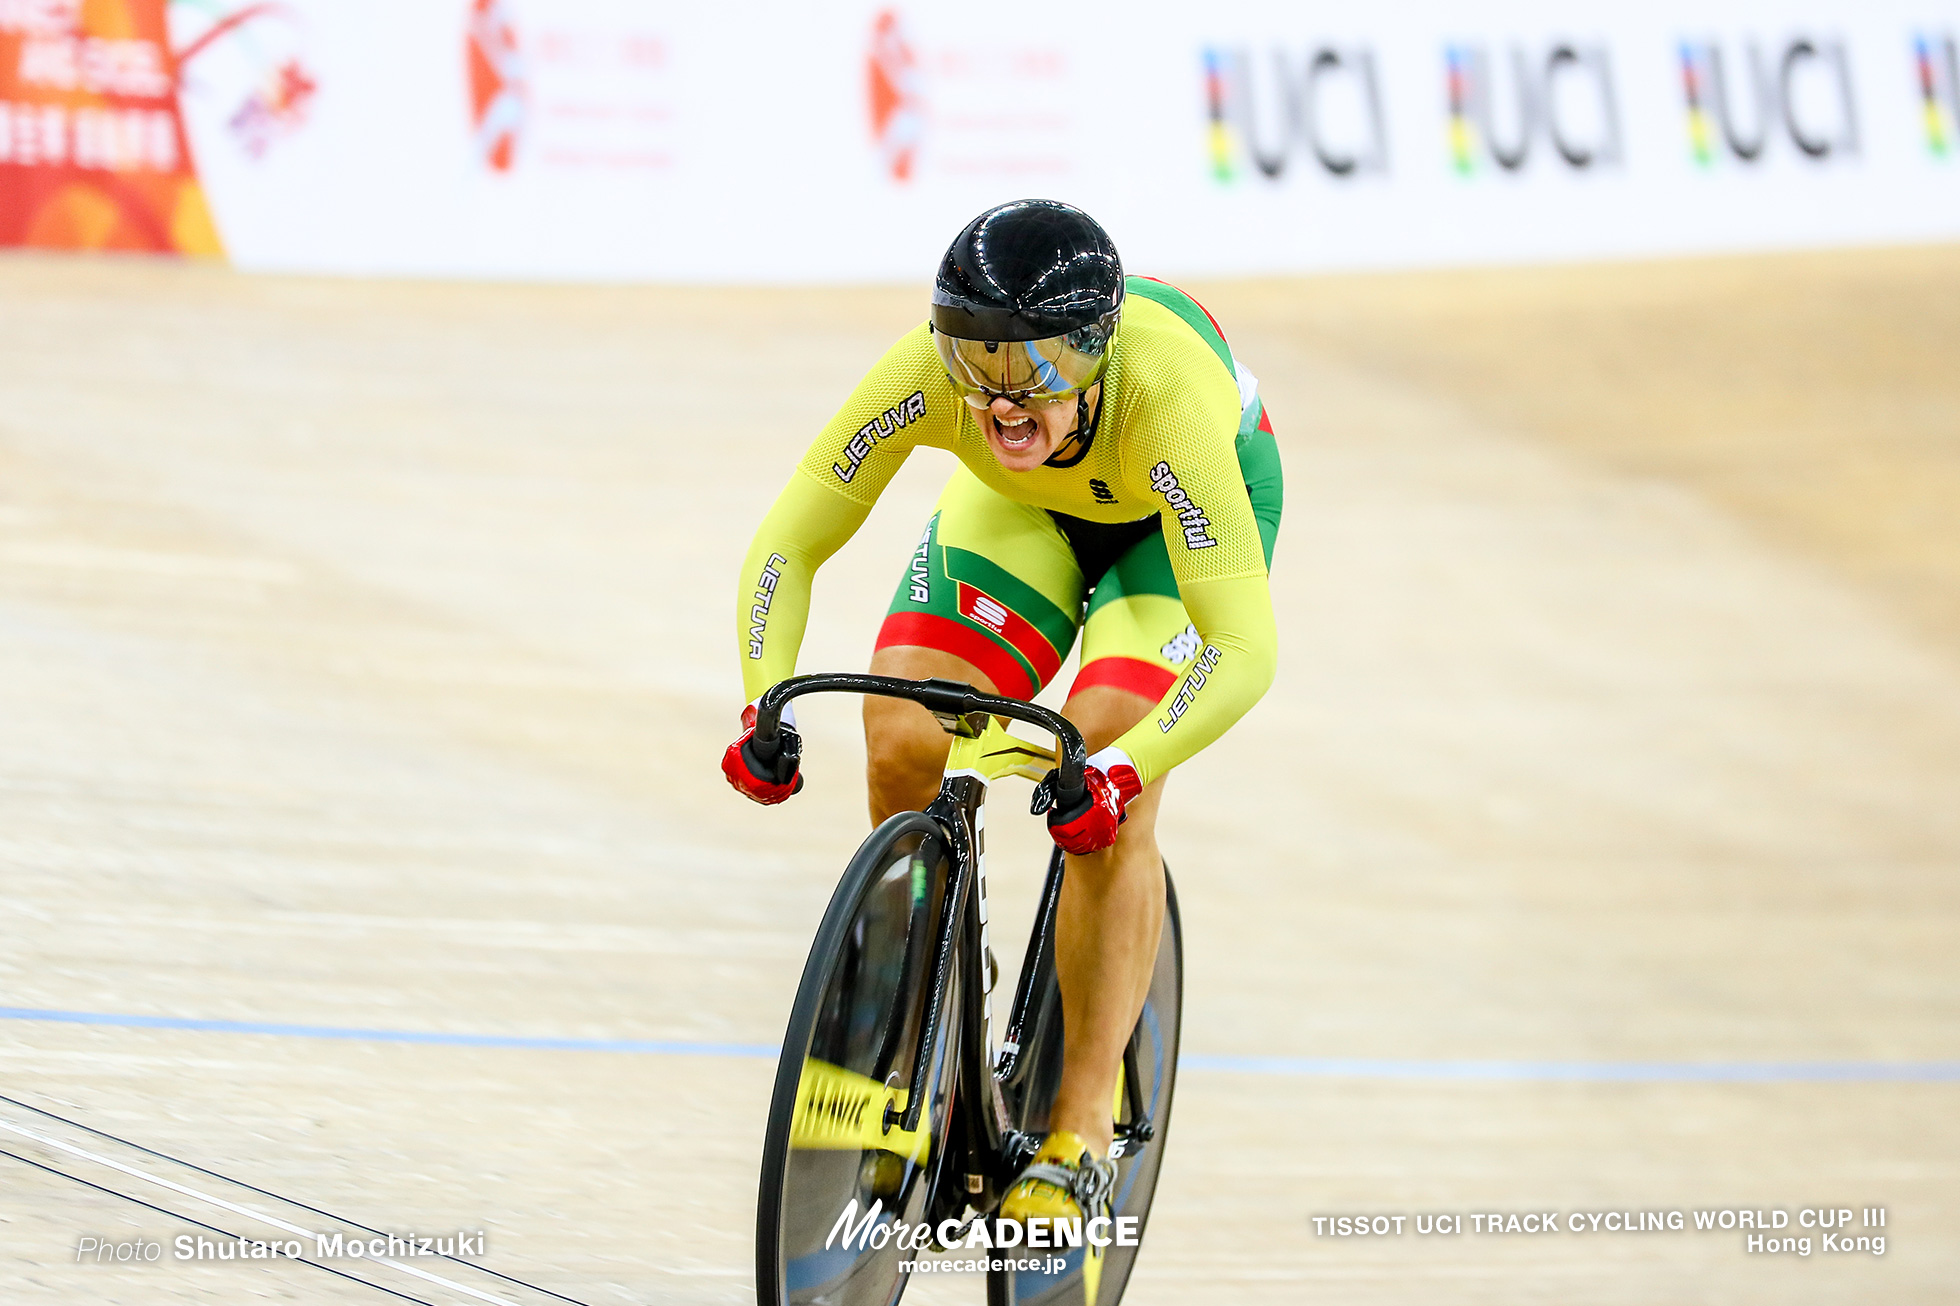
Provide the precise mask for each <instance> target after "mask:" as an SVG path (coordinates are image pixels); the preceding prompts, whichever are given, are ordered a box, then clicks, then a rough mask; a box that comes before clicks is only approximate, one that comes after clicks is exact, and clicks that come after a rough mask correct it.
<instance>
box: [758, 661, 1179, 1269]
mask: <svg viewBox="0 0 1960 1306" xmlns="http://www.w3.org/2000/svg"><path fill="white" fill-rule="evenodd" d="M823 692H845V693H857V694H878V695H883V696H886V697H891V698H906V699H911V700H912V701H913V702H916V703H920V704H923V705H924V706H925V707H926V708H927V709H928V710H930V711H931V712H932V714H933V715H934V716H935V717H936V718H937V719H938V721H939V723H940V725H941V726H943V727H944V728H945V729H946V731H947V732H948V733H949V734H951V735H952V736H953V737H954V738H953V743H952V748H951V750H950V752H949V754H948V756H947V759H946V771H945V778H944V780H943V781H942V783H941V785H940V789H939V794H938V796H937V797H936V798H934V799H933V801H932V802H931V804H929V805H928V806H927V807H926V809H925V810H924V811H922V812H900V813H898V814H897V815H894V816H893V817H891V818H890V819H889V820H887V821H885V822H884V823H883V824H882V825H880V826H879V827H878V828H877V829H876V830H874V831H872V833H871V835H870V837H869V838H867V839H866V840H865V841H864V843H863V845H862V846H860V847H859V849H858V851H857V854H856V855H855V856H854V857H853V858H852V859H851V862H850V865H849V866H848V867H847V868H846V869H845V871H844V875H843V878H842V879H841V880H840V881H839V882H838V885H837V889H836V891H835V892H834V893H833V894H832V896H831V899H830V906H829V908H828V909H827V910H826V911H825V913H824V917H823V922H822V924H821V925H820V926H819V927H818V929H817V935H816V940H815V942H814V943H813V944H812V945H811V948H810V956H809V960H808V961H807V962H806V963H805V965H804V968H803V978H802V982H801V983H800V984H799V985H798V986H797V991H796V1001H795V1004H794V1006H793V1007H792V1008H791V1011H790V1019H789V1027H788V1029H787V1031H786V1032H785V1034H784V1037H783V1047H782V1054H781V1058H780V1060H779V1061H778V1063H777V1067H776V1086H775V1094H774V1097H773V1099H772V1100H771V1102H770V1107H769V1122H768V1128H767V1131H766V1133H765V1136H764V1142H763V1151H762V1183H761V1192H760V1196H759V1200H758V1202H757V1210H756V1298H757V1301H758V1302H759V1303H761V1304H762V1306H791V1304H792V1303H794V1304H795V1306H817V1304H819V1303H821V1304H823V1306H891V1304H892V1303H895V1302H896V1301H897V1300H898V1299H899V1297H900V1296H901V1295H902V1294H903V1293H904V1291H905V1287H906V1283H907V1279H908V1270H907V1268H906V1267H907V1265H909V1264H910V1263H911V1262H913V1261H915V1260H920V1259H924V1258H926V1257H927V1256H928V1255H929V1253H931V1252H936V1251H941V1250H946V1249H963V1248H964V1247H965V1246H966V1243H967V1241H968V1239H969V1237H970V1233H969V1231H970V1230H971V1229H972V1226H973V1224H974V1222H975V1221H985V1220H987V1219H988V1217H990V1216H991V1214H992V1213H993V1211H994V1210H995V1208H996V1207H997V1206H998V1205H999V1203H1000V1199H1001V1197H1002V1196H1003V1195H1004V1194H1005V1193H1006V1191H1007V1189H1008V1188H1009V1187H1010V1186H1011V1185H1012V1184H1013V1182H1014V1180H1015V1179H1016V1178H1017V1177H1018V1175H1019V1174H1020V1171H1021V1169H1022V1168H1023V1167H1024V1166H1025V1165H1026V1164H1027V1162H1028V1161H1029V1160H1030V1159H1031V1158H1032V1157H1033V1156H1034V1154H1035V1151H1036V1149H1037V1148H1038V1147H1039V1146H1040V1143H1041V1138H1042V1135H1043V1133H1044V1132H1045V1131H1046V1129H1047V1125H1048V1110H1049V1106H1050V1104H1051V1103H1052V1102H1053V1100H1054V1095H1055V1090H1056V1087H1057V1086H1058V1084H1059V1083H1060V1080H1061V1068H1062V1004H1061V991H1060V988H1059V985H1058V984H1057V982H1056V978H1055V956H1054V927H1055V911H1056V904H1057V902H1058V901H1059V898H1060V894H1061V885H1062V878H1063V874H1064V869H1065V863H1064V858H1063V856H1062V852H1061V850H1060V849H1056V850H1055V851H1054V853H1053V854H1052V855H1051V857H1050V859H1049V866H1048V875H1047V879H1046V882H1045V883H1044V885H1043V887H1042V891H1041V900H1040V906H1039V909H1038V910H1037V912H1036V913H1035V923H1034V929H1033V932H1032V934H1031V936H1030V938H1029V940H1028V947H1027V952H1026V955H1025V957H1024V958H1023V961H1022V966H1021V976H1020V982H1019V984H1018V985H1017V987H1016V991H1015V995H1014V1003H1013V1008H1012V1012H1011V1015H1010V1017H1009V1019H1008V1023H1007V1027H1006V1029H1005V1031H1004V1033H1003V1034H1002V1036H1001V1037H999V1038H998V1039H996V1038H995V1031H994V1026H993V1017H992V996H993V987H994V983H995V980H996V979H997V978H998V976H999V967H998V966H997V965H996V963H995V961H994V955H993V950H992V948H991V946H990V941H989V936H988V931H987V880H986V869H985V853H986V826H985V820H984V804H985V801H986V795H987V789H988V786H989V784H990V783H991V782H992V781H994V780H997V779H1000V778H1002V777H1004V776H1008V775H1020V776H1025V777H1027V778H1029V779H1034V780H1039V779H1040V778H1041V777H1042V776H1044V775H1045V774H1046V773H1047V771H1048V768H1049V767H1051V766H1053V767H1055V768H1056V769H1057V780H1056V786H1055V787H1056V790H1057V794H1056V801H1057V802H1059V803H1060V804H1062V805H1063V806H1065V807H1066V806H1069V805H1072V804H1073V803H1074V802H1076V801H1079V800H1080V796H1081V794H1082V789H1083V778H1082V771H1083V766H1084V764H1085V762H1086V759H1087V750H1086V748H1085V747H1084V745H1083V741H1082V736H1081V734H1080V733H1079V732H1078V731H1077V730H1076V729H1075V727H1074V726H1073V725H1071V724H1070V723H1069V722H1068V721H1067V720H1066V719H1065V718H1063V717H1062V716H1061V715H1060V714H1059V713H1056V712H1053V711H1050V710H1049V709H1047V708H1044V707H1040V706H1037V705H1036V704H1033V703H1026V702H1022V701H1020V700H1018V699H1011V698H1001V697H998V696H995V695H991V694H983V693H981V692H979V691H978V690H976V689H974V688H973V687H972V686H971V685H966V684H961V683H959V682H957V681H949V680H921V681H913V680H902V679H897V678H893V677H889V676H873V675H860V674H826V675H811V676H801V677H798V678H796V679H792V680H785V681H783V682H781V683H780V684H778V685H776V686H775V687H774V688H772V689H770V690H769V691H768V692H767V693H765V694H764V695H763V696H762V698H761V700H760V701H759V703H758V705H757V711H756V726H755V736H754V738H755V741H756V746H757V748H758V751H761V752H763V753H764V756H765V758H766V757H767V756H768V753H769V751H770V750H772V749H773V748H775V747H779V746H780V745H779V743H778V740H779V739H780V735H779V729H780V719H781V712H782V709H783V706H784V705H785V704H787V703H788V702H789V701H790V700H792V699H795V698H799V697H801V696H803V695H805V694H813V693H823ZM1002 718H1005V719H1008V720H1013V721H1021V722H1025V723H1028V724H1030V725H1034V726H1037V727H1039V728H1040V729H1042V730H1045V731H1047V732H1048V733H1050V734H1052V735H1053V736H1054V737H1055V739H1056V742H1057V745H1058V753H1059V760H1057V753H1054V752H1050V751H1049V750H1047V749H1045V748H1041V747H1038V746H1037V745H1034V744H1031V743H1028V742H1027V741H1025V740H1021V739H1018V738H1016V737H1014V736H1012V735H1010V734H1008V733H1007V731H1006V730H1005V729H1004V728H1003V727H1002V725H1001V724H1000V719H1002ZM1164 895H1165V914H1164V930H1163V935H1162V938H1161V941H1160V942H1159V944H1158V949H1157V958H1156V963H1155V969H1154V971H1153V973H1152V976H1151V982H1150V989H1149V994H1148V996H1147V997H1146V998H1145V1001H1144V1005H1143V1013H1142V1015H1141V1017H1140V1018H1139V1019H1138V1021H1137V1025H1136V1029H1135V1031H1134V1032H1133V1033H1132V1034H1131V1037H1130V1041H1129V1044H1128V1045H1127V1047H1126V1048H1125V1049H1124V1052H1123V1063H1122V1070H1121V1073H1120V1076H1119V1082H1118V1085H1117V1090H1116V1095H1115V1098H1114V1101H1113V1102H1112V1114H1113V1118H1114V1120H1115V1124H1116V1134H1115V1140H1114V1143H1113V1145H1112V1147H1111V1149H1110V1155H1111V1157H1112V1158H1113V1159H1115V1160H1116V1162H1117V1176H1116V1183H1115V1187H1114V1189H1113V1191H1112V1197H1111V1200H1112V1204H1113V1209H1112V1212H1111V1213H1112V1215H1114V1216H1117V1217H1124V1218H1127V1219H1133V1220H1134V1221H1135V1223H1134V1224H1133V1225H1132V1226H1130V1227H1131V1228H1133V1229H1134V1230H1135V1231H1136V1232H1137V1233H1138V1234H1139V1235H1140V1234H1141V1231H1142V1228H1143V1225H1144V1222H1145V1219H1146V1217H1147V1216H1148V1214H1149V1211H1150V1200H1151V1197H1152V1196H1153V1195H1154V1194H1155V1192H1156V1187H1157V1173H1158V1168H1159V1166H1160V1165H1161V1163H1162V1160H1163V1148H1164V1132H1165V1127H1166V1125H1167V1124H1168V1123H1169V1120H1170V1108H1171V1090H1172V1087H1173V1085H1174V1083H1175V1080H1176V1072H1177V1045H1178V1026H1179V1017H1180V1015H1181V1012H1182V1003H1183V952H1182V941H1181V935H1180V929H1179V921H1178V911H1177V894H1176V890H1175V888H1174V886H1173V885H1172V883H1171V877H1170V871H1169V868H1168V867H1167V868H1166V869H1165V872H1164ZM921 1225H926V1226H929V1227H930V1229H931V1231H932V1232H931V1245H930V1246H922V1245H918V1244H917V1243H916V1242H910V1241H908V1240H907V1239H906V1238H905V1237H904V1234H905V1232H906V1231H915V1230H917V1229H918V1227H919V1226H921ZM880 1230H883V1231H884V1232H883V1233H882V1234H881V1233H880ZM1137 1250H1138V1248H1137V1246H1136V1245H1135V1243H1134V1242H1132V1243H1131V1244H1129V1245H1121V1244H1112V1245H1109V1246H1107V1247H1104V1248H1102V1249H1101V1251H1100V1254H1099V1255H1094V1256H1093V1257H1092V1251H1093V1249H1092V1248H1090V1247H1088V1246H1082V1245H1078V1246H1074V1247H1070V1248H1067V1249H1063V1248H1055V1249H1053V1250H1052V1251H1039V1252H1038V1251H1036V1250H1034V1249H1019V1250H1005V1249H1003V1250H998V1251H964V1250H962V1251H959V1252H958V1254H959V1255H961V1256H965V1257H971V1258H974V1259H979V1258H985V1259H986V1260H988V1261H989V1263H990V1264H989V1267H988V1269H987V1271H986V1274H987V1280H986V1283H987V1301H988V1303H989V1306H1010V1304H1012V1303H1031V1304H1033V1306H1078V1304H1079V1306H1110V1304H1111V1303H1115V1302H1117V1301H1118V1300H1119V1299H1120V1298H1121V1297H1122V1295H1123V1288H1124V1286H1125V1284H1126V1283H1127V1282H1128V1280H1129V1275H1130V1270H1131V1268H1132V1266H1133V1265H1134V1263H1135V1259H1136V1253H1137ZM1003 1262H1005V1263H1006V1264H1003Z"/></svg>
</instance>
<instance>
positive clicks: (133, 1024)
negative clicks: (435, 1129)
mask: <svg viewBox="0 0 1960 1306" xmlns="http://www.w3.org/2000/svg"><path fill="white" fill-rule="evenodd" d="M0 1020H43V1021H54V1022H57V1023H60V1024H64V1025H115V1026H121V1027H123V1028H126V1029H190V1030H201V1031H204V1032H206V1033H211V1034H272V1035H278V1036H281V1037H285V1038H339V1039H351V1040H355V1041H359V1042H367V1043H434V1044H440V1045H443V1046H446V1047H462V1048H530V1049H534V1050H540V1051H552V1052H640V1053H653V1054H656V1055H661V1056H670V1057H773V1056H775V1055H776V1050H777V1049H776V1046H775V1044H773V1043H686V1042H681V1041H679V1040H676V1039H658V1038H542V1037H534V1036H530V1035H524V1034H446V1033H442V1032H440V1031H424V1030H413V1029H350V1028H346V1027H344V1026H340V1025H281V1024H273V1023H270V1022H264V1021H256V1020H197V1019H193V1018H191V1017H189V1016H124V1015H116V1014H113V1013H109V1012H99V1011H48V1010H44V1009H42V1008H38V1007H0Z"/></svg>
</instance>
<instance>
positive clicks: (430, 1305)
mask: <svg viewBox="0 0 1960 1306" xmlns="http://www.w3.org/2000/svg"><path fill="white" fill-rule="evenodd" d="M7 1100H8V1101H12V1100H13V1099H11V1098H9V1099H7ZM16 1105H19V1104H18V1103H16ZM29 1109H30V1110H31V1109H32V1108H29ZM56 1118H57V1119H59V1118H60V1117H56ZM83 1127H84V1128H87V1126H83ZM0 1156H9V1157H12V1158H13V1159H14V1160H16V1161H19V1162H20V1163H21V1164H22V1165H31V1166H33V1167H34V1168H35V1169H36V1170H45V1171H47V1172H48V1173H49V1174H53V1175H60V1176H61V1177H62V1178H63V1179H73V1180H74V1181H75V1182H76V1183H78V1184H81V1185H83V1186H84V1187H87V1188H93V1189H95V1191H97V1192H98V1193H107V1194H109V1196H111V1197H120V1198H122V1199H123V1200H124V1201H125V1202H134V1203H136V1204H137V1205H138V1206H147V1207H149V1208H150V1209H151V1210H152V1211H155V1212H157V1213H158V1214H160V1215H167V1216H169V1217H170V1218H171V1219H173V1220H182V1221H183V1222H184V1223H185V1224H194V1225H196V1226H197V1227H198V1228H200V1229H209V1230H210V1231H211V1232H212V1233H215V1234H221V1235H223V1236H224V1237H226V1238H230V1239H232V1240H234V1241H236V1242H258V1241H263V1240H262V1239H252V1238H247V1237H245V1236H244V1235H243V1234H236V1233H233V1232H231V1231H230V1230H229V1229H220V1228H219V1227H218V1226H217V1225H215V1224H206V1223H205V1222H204V1221H202V1220H199V1219H197V1218H195V1217H193V1216H189V1215H180V1214H178V1213H177V1212H176V1211H172V1210H167V1209H166V1208H164V1207H161V1206H158V1205H157V1204H156V1203H155V1202H146V1201H144V1200H143V1199H142V1198H140V1197H137V1196H135V1195H133V1194H131V1193H125V1192H120V1191H118V1190H117V1189H114V1188H108V1187H105V1186H103V1185H102V1184H98V1183H96V1182H95V1181H93V1180H91V1179H84V1178H82V1177H81V1176H80V1175H78V1174H69V1173H68V1172H67V1171H66V1170H57V1169H55V1168H54V1167H53V1166H51V1165H43V1164H41V1163H40V1162H39V1161H36V1160H33V1159H32V1158H30V1157H25V1156H22V1155H20V1154H19V1153H18V1152H9V1151H8V1150H7V1149H6V1148H4V1147H0ZM280 1241H281V1242H284V1241H285V1239H283V1238H282V1239H280ZM302 1245H303V1244H302ZM233 1259H235V1258H233ZM274 1261H293V1262H296V1263H298V1264H300V1265H310V1266H312V1267H313V1268H314V1269H316V1270H325V1271H326V1272H327V1273H328V1274H338V1275H339V1276H340V1277H341V1278H343V1279H349V1280H352V1281H353V1282H355V1283H360V1284H365V1285H367V1286H368V1287H370V1288H372V1289H374V1290H375V1291H376V1292H385V1293H387V1294H388V1295H389V1296H390V1297H399V1298H401V1299H402V1300H403V1301H412V1302H414V1303H416V1306H436V1304H435V1303H434V1302H430V1301H424V1300H422V1298H420V1297H411V1296H409V1295H408V1294H407V1293H405V1292H397V1291H396V1290H395V1289H393V1288H390V1287H388V1286H387V1285H386V1284H382V1283H376V1282H374V1280H372V1279H363V1278H362V1277H361V1276H360V1275H358V1274H349V1273H348V1272H347V1271H345V1270H336V1269H334V1267H333V1266H331V1265H322V1264H321V1263H320V1262H318V1261H309V1260H307V1259H306V1258H305V1257H304V1256H276V1257H267V1258H266V1263H267V1264H268V1265H269V1264H271V1263H273V1262H274Z"/></svg>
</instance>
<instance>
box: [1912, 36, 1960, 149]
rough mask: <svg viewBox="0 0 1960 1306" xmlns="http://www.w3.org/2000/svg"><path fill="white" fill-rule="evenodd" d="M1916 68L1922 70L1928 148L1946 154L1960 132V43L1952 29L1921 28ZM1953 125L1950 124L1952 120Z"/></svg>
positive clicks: (1915, 44) (1915, 38)
mask: <svg viewBox="0 0 1960 1306" xmlns="http://www.w3.org/2000/svg"><path fill="white" fill-rule="evenodd" d="M1912 54H1913V64H1914V70H1915V71H1916V72H1917V73H1918V74H1919V112H1920V117H1921V119H1922V120H1923V121H1924V124H1925V129H1926V149H1927V150H1928V151H1929V152H1930V153H1932V154H1933V155H1934V156H1935V157H1938V158H1945V157H1946V155H1947V153H1948V151H1950V150H1952V149H1953V148H1954V146H1953V140H1952V137H1953V135H1954V133H1956V132H1960V43H1956V42H1955V41H1954V39H1953V34H1952V33H1951V32H1945V33H1933V32H1919V33H1916V34H1915V35H1914V36H1913V38H1912ZM1949 122H1950V123H1951V124H1952V127H1951V128H1949V127H1948V123H1949Z"/></svg>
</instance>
